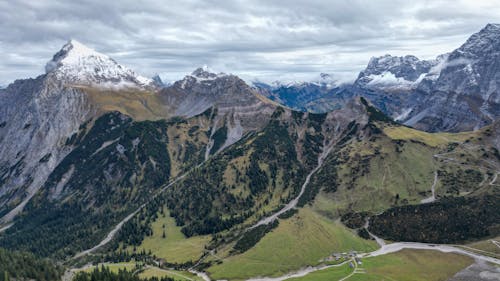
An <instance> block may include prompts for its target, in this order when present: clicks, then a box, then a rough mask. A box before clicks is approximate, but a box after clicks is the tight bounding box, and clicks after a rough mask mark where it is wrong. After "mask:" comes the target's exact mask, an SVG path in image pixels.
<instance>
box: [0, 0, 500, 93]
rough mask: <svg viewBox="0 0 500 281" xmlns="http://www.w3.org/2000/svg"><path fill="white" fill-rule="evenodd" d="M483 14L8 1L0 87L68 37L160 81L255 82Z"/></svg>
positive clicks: (376, 7) (424, 43)
mask: <svg viewBox="0 0 500 281" xmlns="http://www.w3.org/2000/svg"><path fill="white" fill-rule="evenodd" d="M174 2H177V3H174ZM271 2H273V4H270V3H271ZM488 22H497V23H498V22H500V4H499V3H498V1H495V0H490V1H486V0H484V1H482V0H470V1H465V0H453V1H439V0H432V1H417V0H413V1H409V0H402V1H395V0H391V1H382V0H377V1H374V0H366V1H356V0H336V1H333V0H329V1H326V0H325V1H315V0H307V1H296V0H287V1H270V0H262V1H249V0H242V1H222V0H213V1H201V0H200V1H198V0H189V1H186V0H184V1H159V0H158V1H153V0H148V1H141V0H130V1H118V0H117V1H106V0H87V1H57V0H53V1H43V0H37V1H33V0H26V1H24V0H7V1H0V52H1V54H2V59H1V60H0V85H5V84H8V83H10V82H11V81H13V80H15V79H18V78H27V77H36V76H38V75H40V74H42V73H43V72H44V66H45V63H46V62H47V61H48V60H49V59H50V58H51V57H52V55H53V54H54V53H56V52H57V51H58V50H59V49H60V48H61V46H62V45H63V44H64V43H65V42H66V41H68V39H76V40H78V41H80V42H82V43H83V44H85V45H87V46H89V47H92V48H94V49H96V50H97V51H99V52H102V53H105V54H107V55H109V56H111V57H113V58H114V59H115V60H117V61H118V62H120V63H122V64H124V65H126V66H129V67H130V68H132V69H134V70H135V71H136V72H139V73H141V74H143V75H145V76H152V75H154V74H155V73H159V74H160V75H161V76H162V77H163V78H165V79H167V80H173V79H177V78H181V77H183V76H184V75H185V74H186V73H190V72H192V71H193V70H194V69H195V68H196V67H198V66H202V65H208V66H209V67H210V68H212V69H214V70H216V71H222V72H229V73H234V74H237V75H241V76H243V77H245V78H247V79H248V77H258V78H260V79H261V80H263V81H270V80H273V79H285V80H289V79H293V78H296V79H307V78H309V77H313V76H316V75H318V74H319V73H320V72H325V73H331V74H334V75H335V76H337V77H339V79H342V80H345V79H353V78H354V77H356V75H357V73H358V72H359V71H360V70H362V69H363V68H364V67H365V66H366V64H367V62H368V60H369V59H370V57H372V56H380V55H383V54H386V53H390V54H393V55H405V54H414V55H416V56H418V57H420V58H433V57H435V56H436V55H438V54H441V53H445V52H449V51H452V50H453V49H455V48H457V47H459V46H460V45H461V44H462V43H463V42H464V41H465V40H466V39H467V37H469V36H470V35H471V34H472V33H474V32H477V31H479V30H480V29H481V28H482V27H483V26H484V25H486V24H487V23H488Z"/></svg>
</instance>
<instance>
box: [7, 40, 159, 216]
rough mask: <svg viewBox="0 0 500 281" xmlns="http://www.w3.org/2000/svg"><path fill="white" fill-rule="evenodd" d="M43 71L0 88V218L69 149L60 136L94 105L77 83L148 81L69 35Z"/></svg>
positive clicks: (136, 84) (21, 202) (117, 85)
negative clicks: (69, 39)
mask: <svg viewBox="0 0 500 281" xmlns="http://www.w3.org/2000/svg"><path fill="white" fill-rule="evenodd" d="M46 71H47V73H46V74H44V75H41V76H39V77H37V78H36V79H26V80H17V81H16V82H14V83H13V84H11V85H9V86H8V87H7V88H6V89H3V90H1V91H0V104H2V107H0V206H1V207H0V218H1V221H0V222H8V221H10V220H12V218H13V217H14V216H15V215H16V214H17V213H19V211H21V210H22V208H24V206H25V204H26V203H27V202H28V201H29V199H30V198H31V197H32V196H33V195H34V194H35V193H36V192H37V190H38V189H39V188H40V186H41V185H42V184H43V183H44V182H45V180H46V179H47V176H48V175H49V174H50V173H51V171H52V170H53V169H54V168H55V167H56V166H57V164H58V163H59V162H60V161H61V159H63V158H64V157H65V156H66V155H67V154H68V153H69V152H70V151H71V150H72V146H67V145H65V142H66V140H67V139H68V138H69V137H70V136H72V135H73V134H75V133H76V132H77V131H78V128H79V127H80V125H81V124H82V123H84V122H86V121H88V120H91V119H92V118H93V117H95V116H96V114H97V112H98V111H99V109H98V107H97V106H96V105H95V104H94V103H93V102H92V101H91V100H90V99H89V96H88V95H87V93H86V92H84V91H83V90H81V88H79V87H78V86H93V87H103V88H113V89H122V88H123V87H127V88H130V87H132V88H137V89H144V88H146V87H150V86H149V84H150V83H149V82H150V80H149V79H146V78H143V77H141V76H139V75H137V74H135V73H134V72H133V71H131V70H129V69H127V68H126V67H124V66H121V65H119V64H118V63H116V62H115V61H114V60H112V59H111V58H109V57H107V56H105V55H102V54H100V53H97V52H95V51H93V50H91V49H89V48H87V47H85V46H83V45H82V44H80V43H78V42H76V41H74V40H71V41H69V42H68V43H67V44H66V45H64V46H63V48H62V49H61V50H60V51H59V52H57V53H56V54H55V55H54V57H53V59H52V60H50V61H49V62H48V63H47V66H46Z"/></svg>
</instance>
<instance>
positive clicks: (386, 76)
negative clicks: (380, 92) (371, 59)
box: [367, 71, 415, 86]
mask: <svg viewBox="0 0 500 281" xmlns="http://www.w3.org/2000/svg"><path fill="white" fill-rule="evenodd" d="M368 79H369V80H370V82H368V84H367V85H370V86H393V85H401V86H411V85H414V84H415V82H413V81H408V80H406V79H404V78H402V77H396V76H395V75H394V74H393V73H392V72H389V71H384V72H383V73H382V74H378V75H376V74H370V75H368Z"/></svg>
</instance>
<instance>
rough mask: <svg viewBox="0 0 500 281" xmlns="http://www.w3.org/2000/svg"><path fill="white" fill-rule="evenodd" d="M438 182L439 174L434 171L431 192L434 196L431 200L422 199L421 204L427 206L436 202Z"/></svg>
mask: <svg viewBox="0 0 500 281" xmlns="http://www.w3.org/2000/svg"><path fill="white" fill-rule="evenodd" d="M437 180H438V172H437V171H434V182H433V183H432V186H431V191H432V196H431V197H429V198H425V199H422V200H421V201H420V203H422V204H425V203H431V202H434V201H436V184H437Z"/></svg>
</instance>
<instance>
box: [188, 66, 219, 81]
mask: <svg viewBox="0 0 500 281" xmlns="http://www.w3.org/2000/svg"><path fill="white" fill-rule="evenodd" d="M191 76H192V77H194V78H196V80H197V81H209V80H215V79H217V78H220V77H224V76H227V74H226V73H223V72H219V73H215V72H213V70H211V69H210V68H209V67H208V66H206V65H204V66H203V67H199V68H197V69H196V70H195V71H193V73H191Z"/></svg>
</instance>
